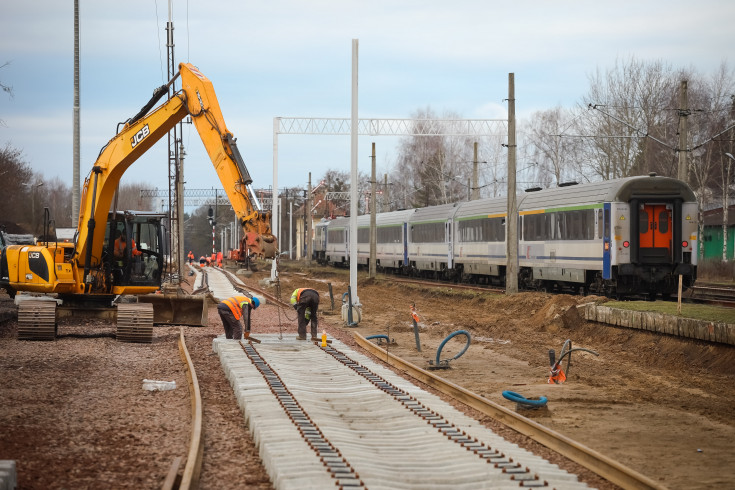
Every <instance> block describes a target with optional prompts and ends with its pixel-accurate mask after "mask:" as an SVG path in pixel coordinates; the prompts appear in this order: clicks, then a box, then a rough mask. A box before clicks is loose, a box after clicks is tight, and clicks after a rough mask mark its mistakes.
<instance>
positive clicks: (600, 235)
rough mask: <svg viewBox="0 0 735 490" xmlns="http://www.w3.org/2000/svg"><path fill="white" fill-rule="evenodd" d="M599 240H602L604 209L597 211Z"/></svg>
mask: <svg viewBox="0 0 735 490" xmlns="http://www.w3.org/2000/svg"><path fill="white" fill-rule="evenodd" d="M597 238H602V209H598V210H597Z"/></svg>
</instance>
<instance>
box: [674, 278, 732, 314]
mask: <svg viewBox="0 0 735 490" xmlns="http://www.w3.org/2000/svg"><path fill="white" fill-rule="evenodd" d="M687 293H688V294H687V295H686V298H687V299H688V300H689V301H694V302H697V303H706V304H712V305H719V306H727V307H728V308H735V288H733V287H731V286H723V285H718V284H706V283H704V284H702V283H700V284H694V286H691V287H690V288H689V290H688V291H687Z"/></svg>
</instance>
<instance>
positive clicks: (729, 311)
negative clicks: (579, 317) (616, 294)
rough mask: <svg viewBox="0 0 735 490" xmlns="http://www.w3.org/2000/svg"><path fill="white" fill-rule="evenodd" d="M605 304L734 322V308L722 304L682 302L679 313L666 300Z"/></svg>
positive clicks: (607, 304) (635, 309) (674, 305)
mask: <svg viewBox="0 0 735 490" xmlns="http://www.w3.org/2000/svg"><path fill="white" fill-rule="evenodd" d="M605 306H609V307H611V308H620V309H621V310H633V311H653V312H656V313H663V314H666V315H672V316H681V317H683V318H693V319H695V320H705V321H708V322H716V323H732V324H735V308H725V307H722V306H712V305H699V304H695V303H682V305H681V315H678V314H677V313H676V303H675V302H673V301H672V302H668V301H656V302H655V303H654V302H650V301H608V302H607V303H605Z"/></svg>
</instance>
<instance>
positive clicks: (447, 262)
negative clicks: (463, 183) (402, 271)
mask: <svg viewBox="0 0 735 490" xmlns="http://www.w3.org/2000/svg"><path fill="white" fill-rule="evenodd" d="M459 205H460V203H451V204H443V205H440V206H430V207H427V208H421V209H417V210H416V212H415V213H414V214H413V215H411V218H410V219H409V222H408V229H409V232H408V260H409V266H410V269H411V272H412V273H416V274H418V275H421V276H425V277H438V278H443V277H448V275H453V272H454V233H453V223H454V215H455V213H456V212H457V210H458V209H459Z"/></svg>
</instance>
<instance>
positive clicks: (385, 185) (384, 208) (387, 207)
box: [380, 174, 390, 213]
mask: <svg viewBox="0 0 735 490" xmlns="http://www.w3.org/2000/svg"><path fill="white" fill-rule="evenodd" d="M380 209H381V210H382V211H383V212H384V213H385V212H388V211H390V199H388V174H383V205H382V206H381V208H380Z"/></svg>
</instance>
